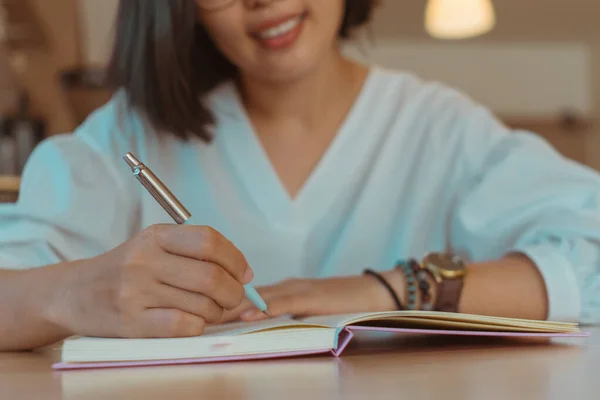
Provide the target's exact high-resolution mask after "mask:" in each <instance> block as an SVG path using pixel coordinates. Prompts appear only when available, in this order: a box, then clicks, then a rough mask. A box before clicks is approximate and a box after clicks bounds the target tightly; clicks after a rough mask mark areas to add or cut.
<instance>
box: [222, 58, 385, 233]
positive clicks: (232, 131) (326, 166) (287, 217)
mask: <svg viewBox="0 0 600 400" xmlns="http://www.w3.org/2000/svg"><path fill="white" fill-rule="evenodd" d="M377 72H378V70H377V69H376V68H375V67H371V69H370V70H369V73H368V75H367V77H366V79H365V82H364V83H363V87H362V89H361V90H360V92H359V94H358V96H357V98H356V100H355V101H354V103H353V105H352V107H351V109H350V111H349V113H348V114H347V117H346V119H345V120H344V122H343V123H342V125H341V127H340V129H339V130H338V132H337V134H336V135H335V137H334V138H333V140H332V141H331V143H330V144H329V146H328V148H327V149H326V151H325V152H324V154H323V156H322V157H321V159H320V160H319V162H318V163H317V165H316V166H315V167H314V168H313V170H312V171H311V173H310V175H309V176H308V178H307V179H306V181H305V182H304V184H303V185H302V188H301V189H300V191H299V192H298V193H297V195H296V196H295V197H294V198H292V197H290V195H289V192H288V191H287V190H286V188H285V186H284V185H283V183H282V182H281V179H280V178H279V175H278V174H277V172H276V171H275V169H274V167H273V165H272V163H271V161H270V159H269V157H268V155H267V154H266V151H265V149H264V147H263V146H262V144H261V142H260V139H259V138H258V135H257V134H256V132H255V130H254V127H253V125H252V123H251V121H250V119H249V117H248V115H247V114H246V111H245V109H244V107H243V103H242V101H241V98H240V95H239V93H238V91H237V88H236V87H235V85H234V84H233V83H227V84H225V85H223V86H222V87H221V88H219V89H218V91H217V92H215V93H214V94H213V97H212V98H211V99H212V100H213V102H212V104H213V106H214V107H215V111H216V112H217V120H218V126H217V129H216V140H217V142H218V143H220V144H221V145H222V147H223V149H224V151H225V153H226V154H227V156H228V162H229V163H230V164H231V166H232V168H233V170H234V172H235V173H236V174H237V175H238V177H239V180H240V182H241V184H242V185H243V186H244V188H245V190H246V191H247V193H248V194H249V196H250V197H251V198H252V199H253V201H254V203H255V205H256V206H257V207H258V208H259V209H260V210H261V211H262V213H263V214H264V215H265V216H266V217H267V218H268V219H269V220H271V222H273V223H275V224H277V225H282V226H286V227H290V226H293V227H294V228H295V229H302V227H308V226H311V225H312V224H313V223H314V222H316V220H317V219H318V218H320V217H321V216H322V215H323V214H324V213H326V212H327V210H329V209H330V207H331V205H332V203H333V202H335V200H336V199H337V197H338V195H339V194H340V192H341V191H342V189H343V187H344V186H345V185H346V184H347V183H348V181H349V180H350V179H351V178H352V176H353V175H354V170H355V168H356V167H357V166H358V164H359V163H358V160H360V159H361V158H362V157H361V155H364V153H365V152H367V151H368V148H369V147H370V146H368V142H369V141H370V140H371V139H370V138H369V137H368V136H369V132H365V131H361V129H360V128H359V126H360V125H361V124H360V123H359V122H360V121H361V120H362V119H363V118H365V115H366V114H367V113H366V112H365V111H366V108H368V104H369V101H370V99H371V98H372V90H374V87H376V86H377V85H376V84H375V82H374V81H375V79H376V78H377V76H378V74H377Z"/></svg>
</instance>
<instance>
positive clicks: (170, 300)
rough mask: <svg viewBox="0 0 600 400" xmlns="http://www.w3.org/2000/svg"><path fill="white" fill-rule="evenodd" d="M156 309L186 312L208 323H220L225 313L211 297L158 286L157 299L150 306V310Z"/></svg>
mask: <svg viewBox="0 0 600 400" xmlns="http://www.w3.org/2000/svg"><path fill="white" fill-rule="evenodd" d="M154 307H161V308H170V309H176V310H180V311H184V312H186V313H189V314H193V315H196V316H198V317H201V318H202V319H203V320H204V321H206V322H207V323H215V322H219V321H220V320H221V318H222V316H223V312H224V310H223V307H221V306H219V305H218V304H217V303H216V302H215V301H214V300H213V299H211V298H210V297H207V296H204V295H201V294H198V293H194V292H190V291H187V290H182V289H177V288H175V287H172V286H168V285H158V287H157V289H156V294H155V297H154V298H153V299H152V300H151V301H150V304H148V308H154Z"/></svg>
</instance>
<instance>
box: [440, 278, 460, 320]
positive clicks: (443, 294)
mask: <svg viewBox="0 0 600 400" xmlns="http://www.w3.org/2000/svg"><path fill="white" fill-rule="evenodd" d="M462 287H463V279H462V278H458V279H444V280H442V281H441V282H440V283H439V284H438V286H437V295H436V301H435V310H436V311H443V312H451V313H455V312H458V303H459V301H460V295H461V292H462Z"/></svg>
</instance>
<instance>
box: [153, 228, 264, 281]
mask: <svg viewBox="0 0 600 400" xmlns="http://www.w3.org/2000/svg"><path fill="white" fill-rule="evenodd" d="M151 229H153V231H152V235H153V236H154V237H155V238H156V240H157V243H158V244H159V245H160V246H161V247H162V248H163V250H165V251H167V252H169V253H171V254H175V255H179V256H183V257H188V258H193V259H195V260H198V261H206V262H210V263H213V264H217V265H220V266H222V267H223V268H224V269H225V271H227V272H228V273H229V274H230V275H231V276H232V277H233V278H234V279H236V280H237V281H238V282H240V283H242V284H247V283H250V282H251V281H252V279H253V277H254V275H253V272H252V269H251V268H250V266H249V265H248V262H247V261H246V258H245V257H244V256H243V254H242V253H241V252H240V251H239V250H238V249H237V248H236V247H235V246H234V245H233V244H232V243H231V242H230V241H229V240H227V239H226V238H225V237H224V236H223V235H221V234H220V233H219V232H217V231H216V230H214V229H212V228H210V227H204V226H195V225H155V226H154V227H152V228H151Z"/></svg>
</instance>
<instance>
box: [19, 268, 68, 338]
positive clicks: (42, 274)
mask: <svg viewBox="0 0 600 400" xmlns="http://www.w3.org/2000/svg"><path fill="white" fill-rule="evenodd" d="M75 269H76V263H60V264H55V265H50V266H47V267H43V268H38V269H32V270H31V271H27V272H28V273H29V274H30V275H29V276H26V277H25V279H27V280H28V281H29V282H31V283H32V290H31V291H30V293H32V294H33V295H32V296H28V297H27V298H28V300H29V301H28V302H27V305H26V308H27V310H28V312H30V313H31V314H33V315H36V316H37V317H38V318H40V319H42V320H43V321H44V322H46V323H48V324H51V325H52V326H54V327H55V329H56V331H60V333H61V334H62V336H68V335H70V334H71V332H68V329H67V328H66V326H67V324H66V321H67V320H68V318H69V314H70V312H69V306H72V305H77V299H73V298H71V296H70V292H71V290H72V288H73V286H72V285H73V283H72V281H73V276H74V274H76V273H77V271H75Z"/></svg>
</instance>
